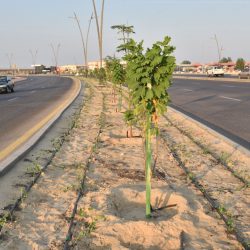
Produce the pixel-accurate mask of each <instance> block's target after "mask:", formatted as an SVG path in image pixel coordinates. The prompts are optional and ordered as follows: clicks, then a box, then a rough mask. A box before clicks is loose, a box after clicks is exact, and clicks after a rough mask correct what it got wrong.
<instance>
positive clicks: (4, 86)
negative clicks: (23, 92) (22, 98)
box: [0, 76, 14, 93]
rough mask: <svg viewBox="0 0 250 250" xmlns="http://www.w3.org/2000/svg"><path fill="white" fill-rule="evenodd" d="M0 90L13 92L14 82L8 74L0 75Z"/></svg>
mask: <svg viewBox="0 0 250 250" xmlns="http://www.w3.org/2000/svg"><path fill="white" fill-rule="evenodd" d="M0 92H5V93H10V92H14V83H13V81H12V79H11V78H10V77H8V76H0Z"/></svg>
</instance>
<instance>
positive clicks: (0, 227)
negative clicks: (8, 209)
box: [0, 214, 8, 230]
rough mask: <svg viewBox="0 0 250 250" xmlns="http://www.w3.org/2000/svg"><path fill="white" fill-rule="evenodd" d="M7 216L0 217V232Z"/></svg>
mask: <svg viewBox="0 0 250 250" xmlns="http://www.w3.org/2000/svg"><path fill="white" fill-rule="evenodd" d="M7 217H8V216H7V215H6V214H5V215H3V216H0V230H1V229H2V228H3V226H4V225H5V224H6V223H7Z"/></svg>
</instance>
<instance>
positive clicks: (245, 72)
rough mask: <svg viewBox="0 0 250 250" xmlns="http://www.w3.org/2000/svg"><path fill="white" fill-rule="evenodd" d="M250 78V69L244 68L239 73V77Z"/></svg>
mask: <svg viewBox="0 0 250 250" xmlns="http://www.w3.org/2000/svg"><path fill="white" fill-rule="evenodd" d="M243 78H246V79H250V69H244V70H242V71H241V72H240V73H239V79H243Z"/></svg>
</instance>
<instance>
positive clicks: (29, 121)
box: [0, 76, 73, 152]
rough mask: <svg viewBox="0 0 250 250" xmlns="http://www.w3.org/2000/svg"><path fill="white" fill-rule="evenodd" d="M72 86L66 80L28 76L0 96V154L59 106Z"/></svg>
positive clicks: (71, 82) (70, 80) (69, 81)
mask: <svg viewBox="0 0 250 250" xmlns="http://www.w3.org/2000/svg"><path fill="white" fill-rule="evenodd" d="M72 85H73V81H72V79H70V78H61V77H49V76H40V77H39V76H36V77H33V76H32V77H28V78H27V79H26V80H24V81H21V82H18V83H16V85H15V92H14V93H11V94H0V152H1V150H3V149H4V148H5V147H7V146H8V145H10V144H11V143H13V142H14V141H15V140H16V139H17V138H19V137H20V136H21V135H22V134H24V132H26V131H28V130H29V129H31V128H32V127H33V126H35V125H36V124H37V123H38V122H39V121H40V120H41V119H42V118H43V117H45V116H46V115H48V114H49V113H50V112H51V111H52V110H53V109H55V107H57V106H58V105H59V104H60V103H61V102H63V100H64V98H66V96H67V95H68V94H69V92H70V89H71V87H72Z"/></svg>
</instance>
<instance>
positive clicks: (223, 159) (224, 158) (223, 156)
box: [219, 152, 230, 165]
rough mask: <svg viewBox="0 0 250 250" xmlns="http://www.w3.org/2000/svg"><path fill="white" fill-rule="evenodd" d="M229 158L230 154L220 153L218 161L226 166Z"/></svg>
mask: <svg viewBox="0 0 250 250" xmlns="http://www.w3.org/2000/svg"><path fill="white" fill-rule="evenodd" d="M229 158H230V154H229V153H227V152H222V153H221V155H220V156H219V161H220V162H221V163H222V164H225V165H227V164H228V161H229Z"/></svg>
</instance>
